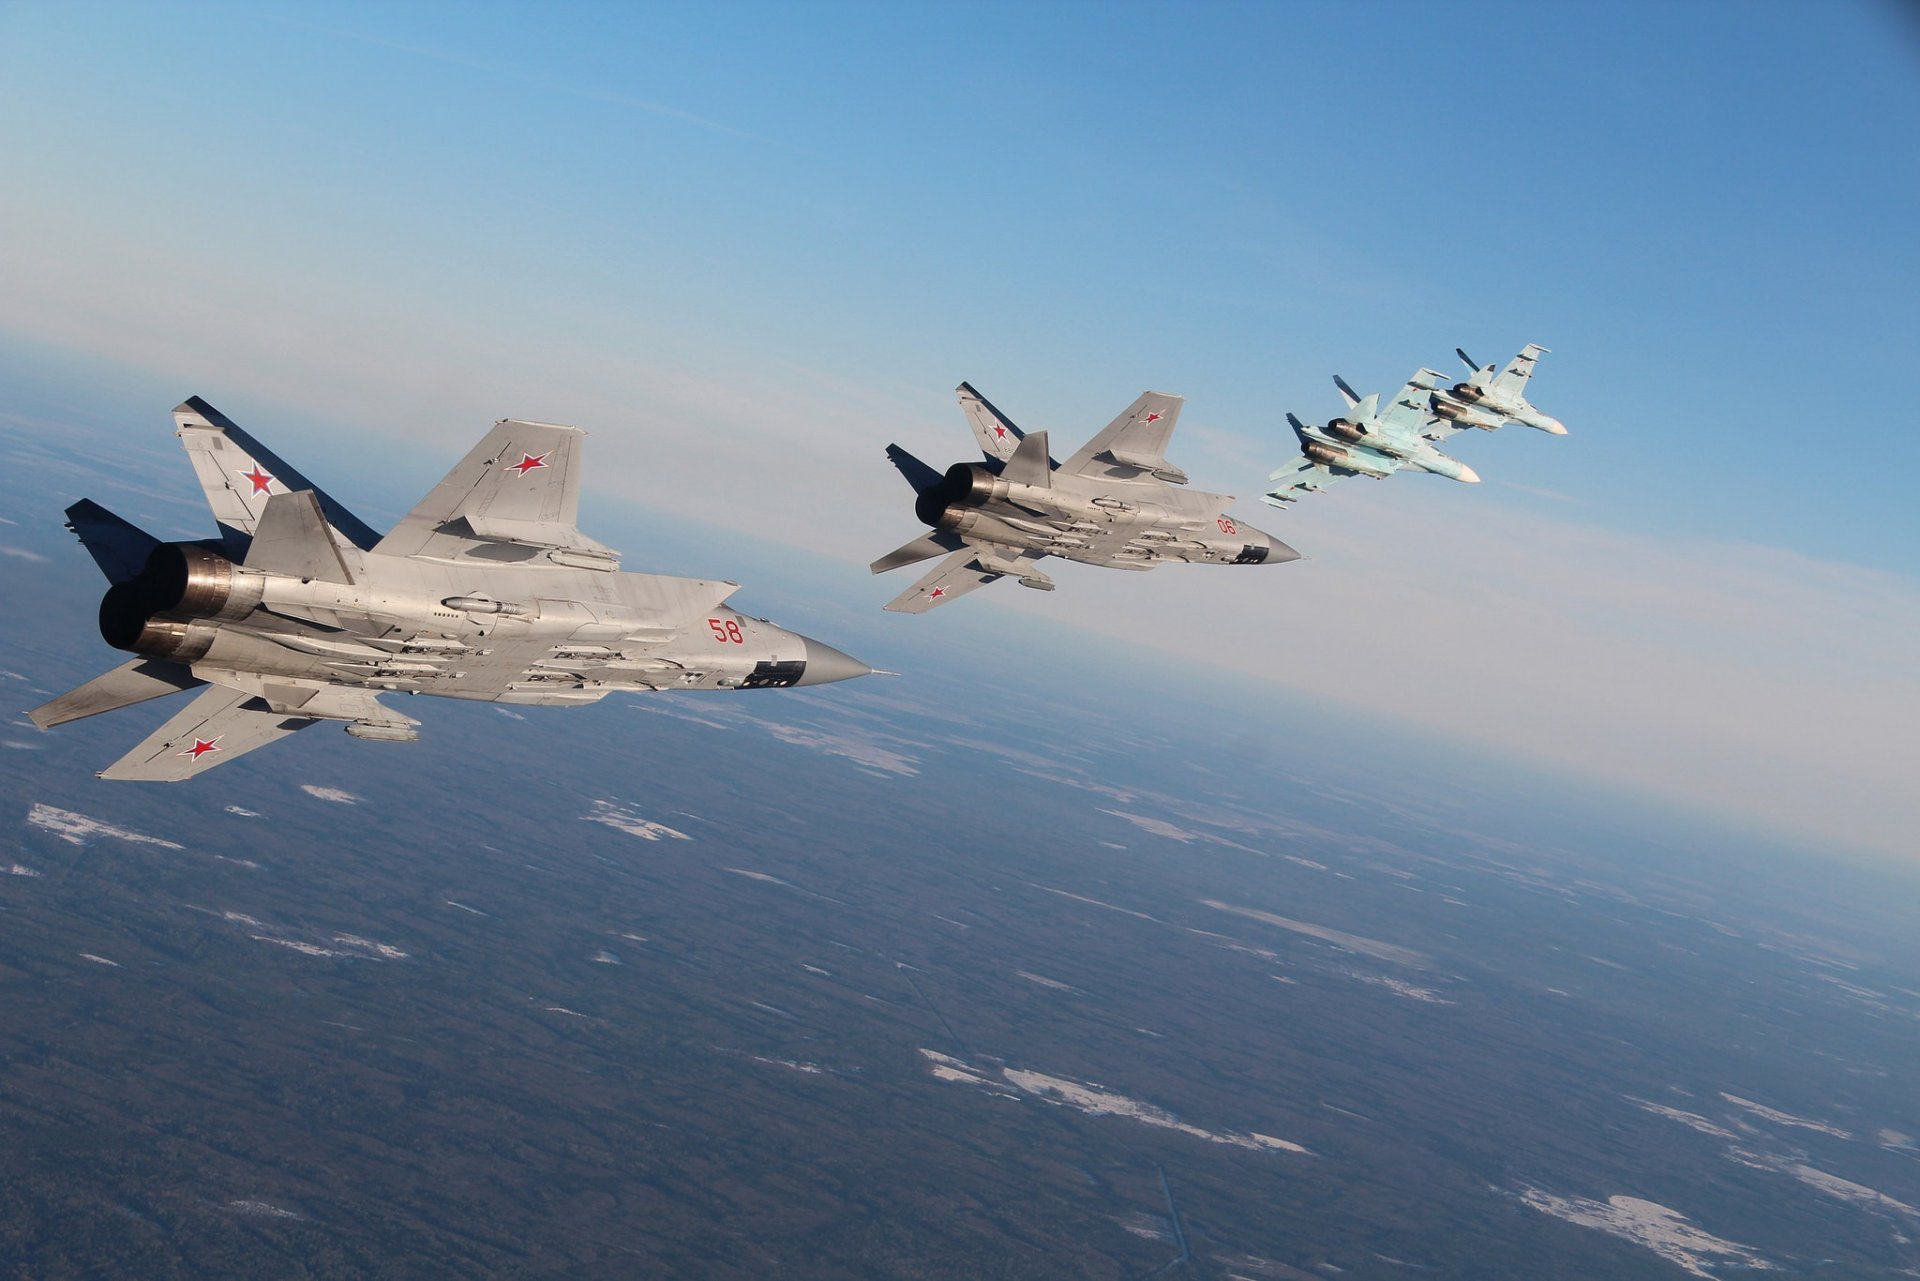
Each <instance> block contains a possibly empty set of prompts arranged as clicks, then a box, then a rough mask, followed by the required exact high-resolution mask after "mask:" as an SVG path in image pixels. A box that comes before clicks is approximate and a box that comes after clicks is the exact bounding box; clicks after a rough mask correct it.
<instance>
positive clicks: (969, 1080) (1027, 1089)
mask: <svg viewBox="0 0 1920 1281" xmlns="http://www.w3.org/2000/svg"><path fill="white" fill-rule="evenodd" d="M920 1053H921V1055H922V1056H923V1057H924V1058H926V1059H927V1061H928V1063H929V1064H930V1066H929V1067H928V1069H927V1070H928V1071H929V1072H930V1073H932V1075H933V1076H934V1078H935V1079H936V1080H941V1081H952V1082H955V1083H957V1084H964V1085H989V1086H990V1085H993V1084H994V1080H993V1078H992V1076H991V1075H990V1073H991V1072H992V1069H991V1068H983V1067H975V1066H974V1065H973V1064H971V1063H968V1062H966V1061H964V1060H962V1059H957V1058H954V1057H953V1056H952V1055H948V1054H941V1053H938V1052H937V1051H934V1050H928V1049H922V1050H921V1051H920ZM1000 1077H1001V1079H1002V1080H1004V1081H1006V1082H1007V1083H1008V1084H1010V1085H1012V1086H1014V1087H1015V1088H1017V1089H1019V1090H1020V1091H1022V1092H1023V1093H1025V1094H1027V1095H1029V1096H1031V1097H1033V1098H1036V1099H1039V1100H1041V1101H1042V1102H1045V1103H1051V1104H1054V1105H1055V1106H1058V1107H1068V1108H1072V1109H1073V1110H1074V1111H1076V1112H1084V1113H1085V1114H1087V1115H1088V1116H1118V1117H1125V1118H1126V1119H1127V1120H1130V1121H1137V1122H1139V1123H1140V1124H1142V1125H1151V1126H1154V1127H1156V1128H1158V1129H1163V1130H1174V1131H1177V1132H1178V1133H1181V1134H1185V1135H1190V1136H1191V1137H1193V1138H1196V1139H1205V1140H1206V1141H1207V1142H1209V1143H1219V1144H1224V1145H1226V1146H1228V1147H1236V1148H1247V1149H1250V1150H1253V1151H1256V1152H1259V1151H1266V1152H1296V1153H1299V1154H1300V1155H1302V1156H1312V1155H1313V1153H1312V1152H1310V1151H1308V1150H1307V1149H1306V1148H1304V1147H1302V1146H1301V1145H1300V1144H1298V1143H1293V1142H1290V1141H1288V1140H1286V1139H1276V1138H1274V1137H1273V1136H1272V1135H1270V1134H1259V1133H1253V1134H1230V1133H1228V1134H1223V1133H1220V1132H1218V1131H1214V1130H1206V1129H1202V1128H1201V1127H1199V1126H1197V1125H1189V1124H1188V1123H1187V1122H1185V1121H1182V1120H1181V1119H1180V1118H1179V1117H1177V1116H1175V1115H1174V1114H1173V1113H1171V1112H1168V1111H1167V1110H1166V1109H1164V1108H1158V1107H1155V1106H1154V1105H1153V1104H1151V1103H1143V1102H1141V1101H1140V1100H1138V1099H1130V1098H1128V1097H1127V1096H1126V1095H1124V1094H1115V1093H1113V1092H1112V1091H1110V1090H1107V1089H1105V1088H1103V1087H1101V1086H1099V1085H1095V1084H1091V1083H1089V1082H1085V1081H1074V1080H1070V1079H1068V1078H1066V1077H1061V1076H1049V1075H1047V1074H1046V1073H1044V1072H1032V1071H1028V1070H1026V1069H1024V1068H1010V1067H1002V1068H1000ZM1002 1097H1008V1098H1011V1097H1014V1096H1012V1095H1003V1096H1002Z"/></svg>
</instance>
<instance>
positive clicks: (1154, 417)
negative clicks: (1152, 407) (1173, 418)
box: [1144, 414, 1160, 423]
mask: <svg viewBox="0 0 1920 1281" xmlns="http://www.w3.org/2000/svg"><path fill="white" fill-rule="evenodd" d="M1144 421H1146V422H1150V423H1157V422H1159V421H1160V415H1159V414H1148V415H1147V416H1146V418H1145V419H1144Z"/></svg>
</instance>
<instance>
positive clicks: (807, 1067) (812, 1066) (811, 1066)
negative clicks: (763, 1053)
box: [753, 1054, 827, 1076]
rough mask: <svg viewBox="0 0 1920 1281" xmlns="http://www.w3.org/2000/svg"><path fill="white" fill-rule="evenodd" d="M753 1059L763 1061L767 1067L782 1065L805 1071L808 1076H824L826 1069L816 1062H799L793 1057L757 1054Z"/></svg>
mask: <svg viewBox="0 0 1920 1281" xmlns="http://www.w3.org/2000/svg"><path fill="white" fill-rule="evenodd" d="M753 1061H754V1062H755V1063H765V1064H766V1065H767V1066H768V1067H783V1068H788V1069H790V1070H792V1071H795V1072H805V1073H806V1074H807V1075H808V1076H825V1075H826V1074H827V1070H826V1069H825V1068H823V1067H821V1066H820V1065H819V1064H818V1063H799V1062H796V1061H794V1060H793V1059H763V1058H761V1057H760V1056H759V1055H757V1054H756V1055H754V1056H753Z"/></svg>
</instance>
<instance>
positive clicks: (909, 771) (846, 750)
mask: <svg viewBox="0 0 1920 1281" xmlns="http://www.w3.org/2000/svg"><path fill="white" fill-rule="evenodd" d="M763 728H765V730H766V731H767V733H769V734H771V735H773V736H774V737H775V738H777V739H779V740H780V741H781V742H783V743H790V744H792V745H793V746H795V747H808V748H812V749H813V750H814V751H817V752H819V753H821V754H822V755H824V756H844V757H846V758H847V759H848V760H850V761H852V762H853V763H854V764H856V765H863V766H865V767H866V768H868V769H872V770H879V771H881V772H882V773H886V774H899V775H902V776H911V775H914V774H918V773H919V772H920V762H919V760H918V759H917V758H915V757H912V756H908V755H907V754H906V753H904V752H896V751H894V750H892V749H891V748H887V747H882V746H881V745H880V744H878V743H875V742H870V741H868V740H866V739H862V738H852V737H848V736H845V735H837V734H824V733H821V732H820V731H819V730H812V729H806V728H804V727H802V726H799V725H782V724H779V723H778V722H768V723H767V724H766V725H765V726H764V727H763Z"/></svg>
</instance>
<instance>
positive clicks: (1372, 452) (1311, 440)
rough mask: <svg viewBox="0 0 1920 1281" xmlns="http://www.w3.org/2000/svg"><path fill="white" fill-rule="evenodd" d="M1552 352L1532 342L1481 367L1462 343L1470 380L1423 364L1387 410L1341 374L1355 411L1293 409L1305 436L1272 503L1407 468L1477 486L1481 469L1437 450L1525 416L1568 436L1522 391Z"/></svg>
mask: <svg viewBox="0 0 1920 1281" xmlns="http://www.w3.org/2000/svg"><path fill="white" fill-rule="evenodd" d="M1546 350H1547V349H1546V348H1545V347H1541V346H1537V345H1535V344H1532V343H1529V344H1527V346H1526V348H1525V349H1524V350H1523V351H1521V353H1520V354H1519V355H1518V356H1516V357H1514V359H1513V361H1512V363H1510V364H1509V365H1508V366H1507V367H1506V368H1505V369H1503V370H1500V371H1499V372H1497V373H1496V372H1495V371H1494V367H1493V366H1492V365H1488V366H1486V367H1485V368H1481V367H1479V366H1476V365H1475V364H1474V363H1473V361H1472V359H1471V358H1469V357H1468V355H1467V353H1466V352H1464V351H1461V350H1460V349H1459V348H1458V347H1456V348H1454V354H1455V355H1457V356H1459V357H1460V359H1461V360H1463V361H1466V363H1467V367H1468V368H1469V369H1473V370H1474V375H1473V377H1472V378H1471V379H1470V380H1469V381H1467V382H1463V383H1455V384H1454V385H1453V386H1451V387H1449V386H1447V385H1446V376H1445V375H1443V374H1441V373H1439V372H1438V371H1436V370H1432V369H1422V370H1420V371H1419V372H1418V373H1416V374H1414V376H1413V377H1412V378H1411V379H1410V380H1408V382H1407V385H1406V386H1404V387H1402V388H1401V389H1400V391H1399V393H1398V394H1397V395H1396V396H1394V398H1393V399H1392V401H1390V402H1389V403H1388V405H1387V407H1386V408H1385V409H1381V408H1379V401H1380V398H1379V395H1378V394H1377V393H1376V394H1374V395H1371V396H1367V397H1366V398H1364V399H1362V398H1361V397H1359V396H1356V395H1355V394H1354V391H1353V388H1351V387H1349V386H1347V384H1346V382H1345V381H1344V380H1342V379H1341V378H1340V377H1339V376H1338V375H1335V377H1334V380H1333V383H1334V386H1336V387H1338V388H1339V389H1340V396H1341V398H1342V399H1343V400H1345V401H1346V402H1347V412H1346V413H1344V414H1342V415H1341V416H1340V417H1338V418H1335V419H1333V420H1331V421H1330V422H1328V423H1327V425H1326V426H1325V427H1308V426H1305V425H1304V424H1302V423H1301V421H1300V420H1299V419H1298V418H1295V417H1294V416H1293V415H1292V414H1288V415H1287V422H1288V424H1289V425H1290V426H1291V427H1292V428H1293V433H1294V435H1296V436H1298V437H1299V438H1300V457H1298V458H1296V459H1294V460H1293V461H1292V462H1290V463H1287V464H1285V465H1284V466H1281V467H1278V468H1275V469H1274V472H1273V474H1272V475H1271V476H1269V477H1268V479H1269V480H1274V481H1278V482H1280V483H1279V484H1277V485H1276V486H1274V488H1273V489H1271V490H1269V491H1268V492H1267V493H1266V495H1265V496H1264V501H1265V502H1267V503H1268V504H1269V505H1271V506H1274V507H1286V506H1290V505H1291V504H1292V503H1293V502H1294V501H1295V500H1297V499H1298V498H1299V497H1300V495H1301V494H1302V493H1313V492H1317V491H1319V490H1322V489H1325V488H1326V487H1327V486H1328V485H1331V484H1332V483H1333V482H1335V481H1336V480H1339V479H1340V478H1342V477H1343V476H1372V477H1374V478H1375V479H1380V478H1383V477H1386V476H1390V475H1392V474H1393V473H1394V472H1396V471H1399V470H1401V469H1402V468H1406V467H1412V468H1416V469H1418V470H1420V471H1429V472H1432V473H1434V474H1435V475H1438V476H1445V477H1447V478H1449V479H1451V480H1459V481H1466V482H1468V483H1469V484H1471V483H1473V482H1476V481H1478V480H1479V479H1480V477H1479V476H1478V475H1477V474H1476V473H1475V472H1474V470H1473V468H1471V467H1469V466H1467V465H1466V464H1465V463H1462V462H1460V461H1459V460H1457V459H1454V458H1450V457H1448V456H1447V455H1445V454H1443V453H1441V452H1440V451H1439V450H1437V449H1435V448H1434V445H1435V444H1436V443H1438V442H1439V441H1442V440H1445V439H1447V438H1448V437H1449V436H1452V435H1454V434H1455V433H1457V432H1459V431H1462V430H1463V429H1465V428H1468V427H1477V428H1479V429H1481V430H1482V431H1495V430H1497V429H1499V428H1501V427H1504V426H1506V425H1507V424H1508V423H1509V422H1517V423H1524V424H1525V425H1526V426H1529V427H1534V428H1537V429H1539V430H1540V431H1544V432H1549V433H1551V434H1553V435H1555V436H1564V435H1566V434H1567V429H1566V428H1565V427H1563V426H1561V425H1560V420H1559V419H1557V418H1549V417H1548V416H1547V415H1545V414H1543V413H1541V412H1540V411H1539V410H1537V409H1535V408H1534V407H1533V406H1532V405H1530V404H1528V403H1527V400H1526V397H1525V396H1524V395H1522V392H1523V391H1524V389H1525V387H1526V384H1527V379H1528V378H1529V377H1530V376H1532V374H1533V366H1534V362H1535V361H1536V360H1538V359H1539V358H1540V356H1542V355H1543V354H1545V353H1546Z"/></svg>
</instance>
